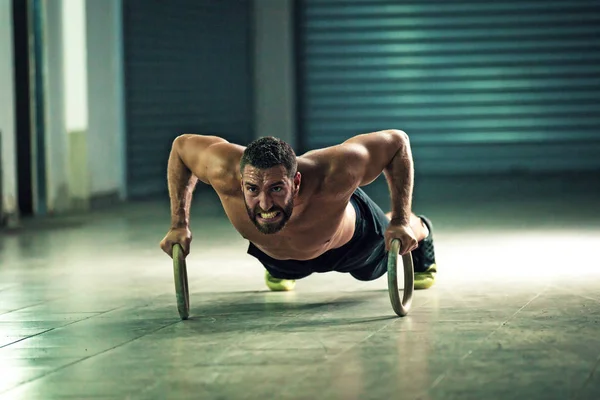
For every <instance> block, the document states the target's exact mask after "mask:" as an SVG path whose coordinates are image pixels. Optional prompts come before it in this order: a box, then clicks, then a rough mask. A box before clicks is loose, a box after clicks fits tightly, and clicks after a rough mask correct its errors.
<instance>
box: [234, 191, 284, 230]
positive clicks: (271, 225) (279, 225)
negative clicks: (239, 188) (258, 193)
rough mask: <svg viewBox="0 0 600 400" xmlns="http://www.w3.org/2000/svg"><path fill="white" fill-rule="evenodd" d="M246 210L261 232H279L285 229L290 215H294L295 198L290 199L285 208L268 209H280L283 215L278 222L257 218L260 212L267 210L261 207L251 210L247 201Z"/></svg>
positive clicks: (273, 208)
mask: <svg viewBox="0 0 600 400" xmlns="http://www.w3.org/2000/svg"><path fill="white" fill-rule="evenodd" d="M244 203H246V201H245V200H244ZM246 211H247V212H248V217H250V220H251V221H252V223H253V224H254V226H256V229H258V230H259V231H260V232H261V233H264V234H266V235H269V234H272V233H277V232H279V231H280V230H282V229H283V227H284V226H285V224H287V222H288V221H289V219H290V217H291V216H292V212H293V211H294V199H293V198H292V199H290V201H289V202H288V203H287V204H286V205H285V208H279V207H272V208H271V209H270V210H269V211H268V212H273V211H279V212H280V213H281V215H282V217H281V219H279V220H278V221H276V222H258V220H257V219H256V216H257V214H259V213H260V212H262V211H265V210H260V208H259V207H256V209H255V210H254V211H252V210H250V207H248V203H246Z"/></svg>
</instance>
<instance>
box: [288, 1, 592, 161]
mask: <svg viewBox="0 0 600 400" xmlns="http://www.w3.org/2000/svg"><path fill="white" fill-rule="evenodd" d="M298 11H299V21H300V22H299V30H298V35H299V43H300V46H299V56H300V74H301V81H302V85H300V86H301V87H300V93H301V97H300V99H299V101H300V104H301V113H300V125H301V135H302V140H303V144H304V150H310V149H313V148H317V147H322V146H327V145H331V144H336V143H339V142H341V141H343V140H345V139H347V138H349V137H351V136H353V135H355V134H357V133H364V132H371V131H375V130H379V129H387V128H397V129H402V130H405V131H406V132H407V133H408V134H409V135H410V137H411V143H412V145H413V152H414V157H415V162H416V163H417V167H418V172H424V173H473V172H475V173H488V172H507V171H511V170H524V171H533V172H539V171H581V170H591V169H600V2H598V1H597V0H595V1H581V0H580V1H496V2H486V1H444V2H442V1H439V2H431V1H413V2H398V1H376V0H373V1H357V0H304V1H302V2H301V5H300V7H299V10H298Z"/></svg>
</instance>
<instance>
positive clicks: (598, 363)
mask: <svg viewBox="0 0 600 400" xmlns="http://www.w3.org/2000/svg"><path fill="white" fill-rule="evenodd" d="M599 365H600V355H599V356H598V358H597V359H596V363H595V364H594V367H593V368H592V370H591V371H590V374H589V375H588V377H587V378H586V380H585V382H584V384H583V388H585V387H586V386H587V385H588V384H589V383H590V382H591V381H592V378H593V377H594V374H595V373H596V370H597V369H598V366H599Z"/></svg>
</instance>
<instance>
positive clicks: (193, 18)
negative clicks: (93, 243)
mask: <svg viewBox="0 0 600 400" xmlns="http://www.w3.org/2000/svg"><path fill="white" fill-rule="evenodd" d="M250 27H251V25H250V3H249V2H248V1H245V0H219V1H198V0H175V1H158V0H124V2H123V41H124V52H125V54H124V59H125V96H126V98H125V107H126V118H127V122H126V127H127V178H128V179H127V182H128V193H129V196H130V197H134V198H135V197H140V196H146V195H151V194H156V193H164V192H165V191H166V190H167V181H166V167H167V158H168V154H169V151H170V147H171V142H172V140H173V139H174V138H175V137H176V136H177V135H179V134H182V133H201V134H214V135H219V136H222V137H224V138H226V139H227V140H230V141H232V142H236V143H240V144H244V143H247V142H248V141H249V140H251V138H252V125H253V122H252V107H251V95H252V92H251V90H252V87H251V85H252V75H251V74H252V70H251V53H250V50H251V47H250Z"/></svg>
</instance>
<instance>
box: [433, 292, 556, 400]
mask: <svg viewBox="0 0 600 400" xmlns="http://www.w3.org/2000/svg"><path fill="white" fill-rule="evenodd" d="M547 289H548V288H547V287H545V288H544V289H542V290H541V291H540V292H539V293H538V294H536V295H535V296H533V297H532V298H531V299H529V301H528V302H527V303H525V305H523V306H521V307H520V308H519V309H518V310H517V311H515V312H514V313H513V314H512V315H511V316H510V317H508V318H507V319H506V320H505V321H504V322H502V323H501V324H500V325H498V326H497V327H496V328H495V329H494V330H493V331H492V332H491V333H489V334H488V335H487V336H486V337H485V338H483V339H482V340H481V341H480V342H479V344H478V345H477V346H476V347H475V349H474V350H469V351H468V352H467V353H466V354H465V355H463V356H462V357H461V358H460V362H462V361H464V360H466V359H467V358H468V357H469V356H470V355H471V354H473V352H474V351H477V349H479V348H480V347H482V346H483V344H484V343H485V342H487V341H488V339H489V338H490V337H492V336H493V335H494V334H495V333H496V332H498V330H500V329H501V328H502V327H503V326H505V325H506V323H507V322H509V321H510V320H512V319H513V318H514V317H515V316H516V315H517V314H518V313H520V312H521V311H522V310H523V309H524V308H525V307H527V306H528V305H529V304H531V302H533V301H534V300H535V299H537V298H538V297H540V296H541V295H542V294H543V293H544V292H545V291H546V290H547ZM449 371H450V368H448V369H446V370H445V371H444V372H442V373H441V374H439V375H438V377H437V378H436V379H435V380H434V381H433V383H432V384H431V386H429V388H427V389H426V390H424V391H423V393H422V395H426V394H427V392H428V391H430V390H431V389H433V388H434V387H436V386H437V385H439V384H440V382H441V381H442V380H444V379H445V377H446V375H447V374H448V372H449Z"/></svg>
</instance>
